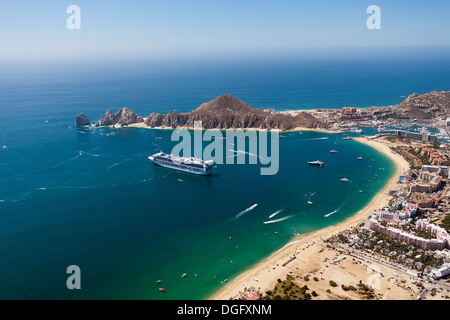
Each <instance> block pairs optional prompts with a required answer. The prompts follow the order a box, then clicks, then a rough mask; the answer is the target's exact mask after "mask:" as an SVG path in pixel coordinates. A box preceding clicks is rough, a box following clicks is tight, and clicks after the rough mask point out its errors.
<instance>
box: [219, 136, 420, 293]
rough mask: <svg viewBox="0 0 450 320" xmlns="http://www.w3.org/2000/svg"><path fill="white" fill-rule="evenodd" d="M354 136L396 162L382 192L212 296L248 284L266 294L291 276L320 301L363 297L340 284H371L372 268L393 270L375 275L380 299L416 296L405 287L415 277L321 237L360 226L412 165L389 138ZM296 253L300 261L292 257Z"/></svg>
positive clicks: (297, 239)
mask: <svg viewBox="0 0 450 320" xmlns="http://www.w3.org/2000/svg"><path fill="white" fill-rule="evenodd" d="M355 140H357V141H358V142H360V143H364V144H367V145H369V146H371V147H373V148H376V149H377V150H378V151H380V152H382V153H384V154H386V155H387V156H388V157H390V158H391V159H392V160H393V161H394V163H395V166H396V172H395V175H394V176H393V177H392V178H391V179H390V180H389V182H388V183H387V184H386V186H385V187H384V188H383V190H381V191H380V192H379V193H378V194H376V195H375V197H374V198H373V199H372V200H371V202H370V203H369V204H368V205H367V206H366V207H365V208H363V209H362V210H361V211H359V212H357V213H356V214H355V215H354V216H352V217H351V218H349V219H347V220H346V221H344V222H342V223H339V224H337V225H334V226H330V227H328V228H325V229H321V230H318V231H316V232H313V233H309V234H306V235H301V236H298V237H297V238H295V239H293V241H292V242H290V243H289V244H287V245H286V246H285V247H283V248H282V249H280V250H278V251H277V252H275V253H274V254H272V255H271V256H270V257H268V258H266V259H265V260H263V261H262V262H260V263H259V264H258V265H256V266H254V267H253V268H252V269H250V270H248V271H247V272H245V273H244V274H242V275H240V276H239V277H238V278H236V279H234V280H233V281H231V282H230V283H229V284H228V285H227V286H226V287H225V288H223V289H221V290H220V291H219V292H217V293H216V294H214V295H213V296H212V297H210V299H212V300H228V299H230V298H231V297H233V298H236V297H238V295H239V293H240V292H243V291H244V290H245V288H251V287H254V288H255V289H256V290H259V291H260V292H262V293H265V292H266V291H267V290H271V289H273V288H274V286H275V284H276V282H277V279H282V280H284V279H285V278H286V275H287V274H291V275H292V276H294V277H295V278H296V282H297V283H298V284H299V285H300V286H303V285H304V284H307V285H308V287H309V288H310V290H314V291H316V293H318V297H317V298H315V299H358V298H360V297H358V296H356V295H357V294H356V293H354V292H352V291H344V290H343V289H342V288H341V284H343V285H346V286H348V285H357V284H358V283H359V281H360V280H362V281H363V282H364V283H367V280H368V279H369V280H370V279H371V278H370V277H374V275H375V273H374V271H373V270H375V271H376V272H383V273H384V274H386V275H391V274H392V277H374V279H376V280H377V281H378V282H377V288H378V287H379V289H377V290H376V292H377V294H378V295H379V297H380V298H382V299H412V298H413V297H414V292H411V289H406V287H408V286H409V287H412V286H413V284H412V280H411V279H409V278H408V277H407V276H405V275H399V274H398V273H395V272H393V271H392V270H388V269H387V268H386V267H385V266H383V265H380V264H378V265H377V264H376V263H374V262H369V261H361V259H358V258H355V257H353V256H349V255H343V254H338V253H337V252H336V251H335V250H332V249H329V248H327V247H326V244H324V241H323V240H322V239H327V238H329V237H330V236H332V235H333V234H336V233H337V232H339V231H343V230H345V229H348V228H351V227H353V226H355V225H356V224H358V223H359V222H361V221H362V220H363V219H364V218H366V217H367V216H368V215H370V214H371V213H372V212H373V210H374V209H377V208H380V207H382V206H384V205H385V204H387V202H388V199H387V198H388V192H389V190H391V189H393V188H394V187H395V185H396V184H397V180H398V177H399V176H400V175H402V174H403V173H404V171H405V170H407V169H408V168H409V164H408V162H407V161H406V160H405V159H404V158H403V157H401V156H400V155H399V154H396V153H394V152H392V150H391V149H390V148H389V145H388V143H389V142H387V141H384V140H367V139H366V138H356V139H355ZM294 257H295V259H292V258H294ZM336 259H338V260H340V262H339V263H336V264H330V261H333V260H335V261H338V260H336ZM368 270H369V271H368ZM370 270H372V271H370ZM307 275H308V276H311V277H315V280H314V281H313V280H309V281H306V280H304V279H305V278H304V277H305V276H307ZM329 280H333V281H335V282H337V283H338V284H339V286H338V287H336V288H332V290H331V292H329V291H330V290H329V289H330V285H329ZM410 282H411V283H410Z"/></svg>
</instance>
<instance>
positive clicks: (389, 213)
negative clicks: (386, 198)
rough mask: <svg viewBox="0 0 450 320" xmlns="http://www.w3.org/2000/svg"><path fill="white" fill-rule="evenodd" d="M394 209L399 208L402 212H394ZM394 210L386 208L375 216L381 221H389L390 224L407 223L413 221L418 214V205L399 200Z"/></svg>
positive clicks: (378, 211) (379, 210) (393, 206)
mask: <svg viewBox="0 0 450 320" xmlns="http://www.w3.org/2000/svg"><path fill="white" fill-rule="evenodd" d="M392 208H399V209H400V210H398V211H397V210H393V209H392ZM392 208H389V207H384V208H381V209H377V210H375V211H374V214H375V215H376V216H377V218H378V219H380V220H387V221H390V222H406V220H408V219H411V218H412V217H413V216H414V215H415V214H416V212H417V205H416V204H413V203H409V202H406V201H402V200H397V201H395V202H394V203H393V204H392Z"/></svg>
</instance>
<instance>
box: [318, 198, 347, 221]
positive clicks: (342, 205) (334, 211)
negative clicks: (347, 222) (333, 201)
mask: <svg viewBox="0 0 450 320" xmlns="http://www.w3.org/2000/svg"><path fill="white" fill-rule="evenodd" d="M347 203H348V200H346V201H344V202H342V203H341V204H340V205H339V207H338V208H337V209H336V210H333V211H331V212H330V213H327V214H326V215H324V217H325V218H328V217H329V216H331V215H333V214H335V213H338V212H339V211H341V209H342V207H344V206H345V205H346V204H347Z"/></svg>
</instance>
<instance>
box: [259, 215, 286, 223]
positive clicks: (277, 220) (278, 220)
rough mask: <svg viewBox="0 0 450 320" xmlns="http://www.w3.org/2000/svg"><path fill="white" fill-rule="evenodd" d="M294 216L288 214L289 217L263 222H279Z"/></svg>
mask: <svg viewBox="0 0 450 320" xmlns="http://www.w3.org/2000/svg"><path fill="white" fill-rule="evenodd" d="M292 217H293V216H287V217H283V218H280V219H275V220H269V221H264V222H263V223H264V224H270V223H277V222H281V221H284V220H287V219H290V218H292Z"/></svg>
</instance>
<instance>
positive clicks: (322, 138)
mask: <svg viewBox="0 0 450 320" xmlns="http://www.w3.org/2000/svg"><path fill="white" fill-rule="evenodd" d="M328 138H329V137H320V138H309V139H301V140H300V141H310V140H327V139H328Z"/></svg>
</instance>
